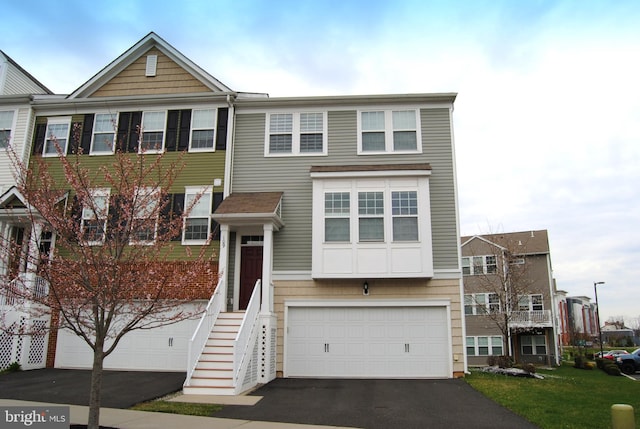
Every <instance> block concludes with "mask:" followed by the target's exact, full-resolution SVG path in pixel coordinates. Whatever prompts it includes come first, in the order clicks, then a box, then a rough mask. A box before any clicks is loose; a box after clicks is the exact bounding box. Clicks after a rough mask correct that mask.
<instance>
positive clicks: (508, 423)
mask: <svg viewBox="0 0 640 429" xmlns="http://www.w3.org/2000/svg"><path fill="white" fill-rule="evenodd" d="M252 395H258V396H263V398H262V400H260V401H259V402H258V403H257V404H256V405H254V406H240V405H234V406H225V407H224V408H223V409H222V410H221V411H219V412H217V413H215V414H214V417H227V418H234V419H245V420H261V421H272V422H287V423H302V424H316V425H328V426H351V427H357V428H365V429H412V428H416V429H424V428H451V429H457V428H460V429H472V428H491V429H501V428H504V429H507V428H508V429H513V428H518V429H534V428H536V427H537V426H535V425H533V424H531V423H529V422H528V421H526V420H524V419H523V418H521V417H519V416H517V415H516V414H514V413H512V412H511V411H509V410H507V409H506V408H504V407H501V406H499V405H498V404H496V403H495V402H493V401H490V400H489V399H487V398H486V397H484V396H483V395H481V394H480V393H478V392H477V391H475V390H473V389H472V388H471V387H470V386H469V385H468V384H467V383H465V382H464V380H329V379H295V378H293V379H292V378H288V379H283V378H280V379H276V380H274V381H272V382H271V383H269V384H267V385H265V386H263V387H261V388H260V389H258V390H256V391H255V392H253V393H252Z"/></svg>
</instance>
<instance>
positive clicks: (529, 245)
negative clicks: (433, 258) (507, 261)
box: [460, 229, 549, 254]
mask: <svg viewBox="0 0 640 429" xmlns="http://www.w3.org/2000/svg"><path fill="white" fill-rule="evenodd" d="M473 237H482V238H484V239H485V240H487V241H490V242H491V243H494V244H497V245H498V246H502V247H505V248H507V249H508V250H510V251H514V250H516V253H521V254H539V253H549V237H548V234H547V230H546V229H541V230H536V231H521V232H505V233H501V234H483V235H476V236H466V237H460V243H461V244H464V243H466V242H467V241H469V240H470V239H472V238H473ZM518 250H520V251H518Z"/></svg>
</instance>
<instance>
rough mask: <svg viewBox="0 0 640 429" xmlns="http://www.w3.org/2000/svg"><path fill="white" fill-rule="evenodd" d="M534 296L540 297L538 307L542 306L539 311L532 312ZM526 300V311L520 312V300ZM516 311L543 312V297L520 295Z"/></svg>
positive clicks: (534, 294) (541, 295)
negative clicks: (527, 307)
mask: <svg viewBox="0 0 640 429" xmlns="http://www.w3.org/2000/svg"><path fill="white" fill-rule="evenodd" d="M534 296H539V297H540V305H542V309H540V310H534V309H533V297H534ZM523 299H526V300H527V305H528V306H529V309H528V310H520V306H521V304H523V303H522V300H523ZM518 311H544V295H543V294H541V293H532V294H528V295H522V296H520V297H519V298H518Z"/></svg>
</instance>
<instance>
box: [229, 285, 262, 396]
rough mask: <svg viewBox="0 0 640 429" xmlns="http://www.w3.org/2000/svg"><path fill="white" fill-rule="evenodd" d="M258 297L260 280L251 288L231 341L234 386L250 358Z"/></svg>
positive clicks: (256, 322)
mask: <svg viewBox="0 0 640 429" xmlns="http://www.w3.org/2000/svg"><path fill="white" fill-rule="evenodd" d="M260 297H261V281H260V280H258V281H257V282H256V286H255V287H254V288H253V293H252V294H251V299H250V300H249V304H248V305H247V310H246V312H245V314H244V319H243V320H242V325H241V326H240V330H239V331H238V335H237V336H236V339H235V341H234V342H233V374H234V386H235V387H236V388H238V387H240V384H241V383H242V380H243V379H244V373H245V372H246V370H247V367H248V365H249V361H250V360H251V350H252V349H253V346H254V344H253V342H254V341H251V339H252V338H253V339H255V338H256V336H255V335H254V334H255V333H256V330H257V326H258V315H259V313H260Z"/></svg>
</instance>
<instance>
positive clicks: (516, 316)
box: [510, 310, 551, 326]
mask: <svg viewBox="0 0 640 429" xmlns="http://www.w3.org/2000/svg"><path fill="white" fill-rule="evenodd" d="M510 322H511V323H512V324H516V325H527V326H532V325H545V324H551V310H533V311H514V312H512V313H511V319H510Z"/></svg>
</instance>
